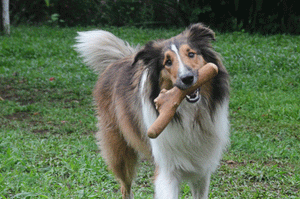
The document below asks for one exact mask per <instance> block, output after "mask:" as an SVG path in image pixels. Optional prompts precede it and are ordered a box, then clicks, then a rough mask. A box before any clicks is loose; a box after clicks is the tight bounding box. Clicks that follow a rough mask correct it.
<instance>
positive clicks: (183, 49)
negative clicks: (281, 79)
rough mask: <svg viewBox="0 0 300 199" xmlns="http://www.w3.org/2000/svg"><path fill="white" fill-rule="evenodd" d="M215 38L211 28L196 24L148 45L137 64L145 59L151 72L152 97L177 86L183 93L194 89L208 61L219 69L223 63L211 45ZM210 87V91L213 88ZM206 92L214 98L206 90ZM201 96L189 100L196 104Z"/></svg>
mask: <svg viewBox="0 0 300 199" xmlns="http://www.w3.org/2000/svg"><path fill="white" fill-rule="evenodd" d="M214 35H215V34H214V32H213V31H212V30H211V29H209V28H207V27H205V26H203V25H202V24H194V25H191V26H190V27H189V28H188V29H187V30H185V31H184V32H182V33H181V34H179V35H177V36H175V37H172V38H170V39H168V40H158V41H151V42H149V43H148V44H146V45H145V47H144V48H143V49H142V50H141V51H139V52H138V53H137V55H136V57H135V61H134V63H136V62H137V61H139V60H142V61H143V62H144V64H145V65H146V67H148V69H149V75H150V78H151V80H152V81H151V84H152V95H151V96H152V98H155V97H156V96H157V95H158V93H159V91H160V90H161V89H163V88H165V89H171V88H172V87H174V86H177V87H178V88H180V89H183V90H184V89H187V88H189V87H191V86H192V85H193V84H194V83H195V82H196V81H197V79H198V72H197V71H198V69H199V68H201V67H202V66H204V65H205V64H206V63H207V62H212V63H215V64H216V65H217V66H218V67H220V65H221V61H220V59H219V57H218V54H217V53H216V52H214V50H213V49H212V46H211V41H212V40H215V37H214ZM224 70H225V69H224ZM221 72H222V71H221ZM207 87H210V90H211V86H207ZM211 91H212V90H211ZM205 93H206V94H207V95H211V94H209V93H208V92H205V91H204V94H205ZM210 93H211V92H210ZM199 96H200V95H199V90H197V91H195V92H194V93H192V94H191V95H189V96H187V100H188V101H189V102H197V101H198V100H199V99H200V97H199ZM209 97H211V96H209Z"/></svg>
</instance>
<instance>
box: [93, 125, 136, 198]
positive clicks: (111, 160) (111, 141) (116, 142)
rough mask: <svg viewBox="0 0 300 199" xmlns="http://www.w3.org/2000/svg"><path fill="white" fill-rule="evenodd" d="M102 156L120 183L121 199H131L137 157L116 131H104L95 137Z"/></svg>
mask: <svg viewBox="0 0 300 199" xmlns="http://www.w3.org/2000/svg"><path fill="white" fill-rule="evenodd" d="M96 136H97V137H98V138H99V140H100V143H99V147H100V150H101V153H102V156H103V157H104V159H105V160H106V163H107V165H108V167H109V169H110V170H112V172H113V173H114V175H115V176H116V178H117V179H118V180H119V181H120V183H121V192H122V196H123V199H132V198H133V194H132V192H131V184H132V181H133V178H134V177H135V173H136V165H137V160H138V156H137V153H136V152H135V150H134V149H133V148H131V147H130V146H128V144H127V142H126V141H125V140H124V138H123V137H122V136H121V134H120V132H119V131H118V130H106V131H105V130H104V131H103V129H102V131H101V132H98V133H97V135H96Z"/></svg>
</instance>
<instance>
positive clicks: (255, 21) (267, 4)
mask: <svg viewBox="0 0 300 199" xmlns="http://www.w3.org/2000/svg"><path fill="white" fill-rule="evenodd" d="M46 2H48V0H34V1H28V0H14V1H10V9H11V18H12V19H11V21H12V23H13V24H20V23H32V24H40V23H50V24H55V25H60V26H77V25H80V26H87V25H109V26H124V25H135V26H153V27H160V26H188V25H189V24H190V23H195V22H204V23H205V24H207V25H210V26H211V27H213V28H215V29H218V30H220V31H232V30H245V31H249V32H261V33H265V34H266V33H293V34H299V33H300V10H299V9H297V7H298V6H297V5H296V0H277V1H267V0H249V1H243V0H221V1H220V0H179V1H177V0H168V1H160V0H145V1H142V0H63V1H61V0H50V2H49V4H48V3H46Z"/></svg>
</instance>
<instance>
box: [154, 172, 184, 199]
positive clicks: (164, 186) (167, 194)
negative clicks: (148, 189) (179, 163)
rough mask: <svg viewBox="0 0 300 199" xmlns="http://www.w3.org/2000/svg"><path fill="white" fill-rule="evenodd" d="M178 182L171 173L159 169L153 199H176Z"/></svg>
mask: <svg viewBox="0 0 300 199" xmlns="http://www.w3.org/2000/svg"><path fill="white" fill-rule="evenodd" d="M179 183H180V182H179V180H178V179H177V178H176V177H175V176H174V175H173V174H172V172H170V171H168V170H165V169H159V172H158V173H157V174H156V178H155V182H154V185H155V199H178V196H179Z"/></svg>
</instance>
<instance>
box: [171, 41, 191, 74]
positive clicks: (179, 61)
mask: <svg viewBox="0 0 300 199" xmlns="http://www.w3.org/2000/svg"><path fill="white" fill-rule="evenodd" d="M171 50H173V51H174V52H175V54H176V56H177V59H178V63H179V67H178V75H180V74H184V73H185V72H186V71H187V69H186V68H185V67H184V64H183V62H182V60H181V58H180V55H179V52H178V49H177V47H176V46H175V45H174V44H172V45H171Z"/></svg>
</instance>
